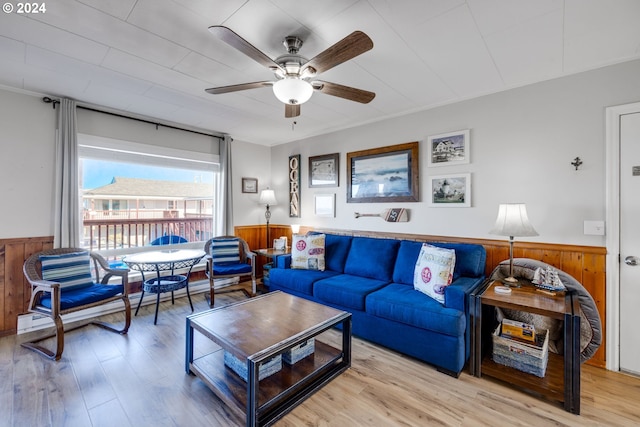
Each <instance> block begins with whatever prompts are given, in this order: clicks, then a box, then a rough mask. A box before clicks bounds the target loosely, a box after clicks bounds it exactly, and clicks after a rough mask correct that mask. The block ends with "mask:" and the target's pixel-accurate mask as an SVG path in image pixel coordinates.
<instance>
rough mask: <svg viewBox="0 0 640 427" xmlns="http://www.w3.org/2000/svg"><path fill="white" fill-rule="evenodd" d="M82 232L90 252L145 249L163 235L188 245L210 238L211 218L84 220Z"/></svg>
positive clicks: (84, 243)
mask: <svg viewBox="0 0 640 427" xmlns="http://www.w3.org/2000/svg"><path fill="white" fill-rule="evenodd" d="M83 232H84V239H83V245H84V247H85V248H87V249H89V250H92V251H93V250H108V249H121V248H131V247H138V246H146V245H149V244H150V243H151V242H152V241H153V240H154V239H156V238H158V237H161V236H165V235H177V236H182V237H184V238H185V239H187V241H189V242H201V241H205V240H208V239H210V238H211V237H213V234H212V232H213V219H212V217H211V216H197V217H193V218H191V217H187V218H149V219H126V218H119V217H115V218H113V217H112V218H110V219H85V220H84V222H83Z"/></svg>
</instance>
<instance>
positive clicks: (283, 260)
mask: <svg viewBox="0 0 640 427" xmlns="http://www.w3.org/2000/svg"><path fill="white" fill-rule="evenodd" d="M274 264H275V267H276V268H291V254H287V255H279V256H277V257H276V259H275V263H274Z"/></svg>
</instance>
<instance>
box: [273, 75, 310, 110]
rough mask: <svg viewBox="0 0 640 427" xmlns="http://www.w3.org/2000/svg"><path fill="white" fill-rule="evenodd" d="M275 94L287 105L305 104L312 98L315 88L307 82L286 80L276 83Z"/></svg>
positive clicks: (295, 79)
mask: <svg viewBox="0 0 640 427" xmlns="http://www.w3.org/2000/svg"><path fill="white" fill-rule="evenodd" d="M273 93H274V94H275V95H276V98H278V99H279V100H280V101H281V102H284V103H285V104H292V105H295V104H304V103H305V102H307V101H308V100H309V99H310V98H311V95H312V94H313V87H312V86H311V83H309V82H307V81H305V80H301V79H299V78H286V79H282V80H278V81H277V82H275V83H274V85H273Z"/></svg>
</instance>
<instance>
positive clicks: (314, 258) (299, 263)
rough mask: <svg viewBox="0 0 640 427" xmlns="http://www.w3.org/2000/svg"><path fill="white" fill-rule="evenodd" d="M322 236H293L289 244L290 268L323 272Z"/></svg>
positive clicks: (323, 236)
mask: <svg viewBox="0 0 640 427" xmlns="http://www.w3.org/2000/svg"><path fill="white" fill-rule="evenodd" d="M324 241H325V235H324V234H309V235H307V236H303V235H300V234H295V235H294V236H293V242H292V243H291V268H300V269H303V270H320V271H324Z"/></svg>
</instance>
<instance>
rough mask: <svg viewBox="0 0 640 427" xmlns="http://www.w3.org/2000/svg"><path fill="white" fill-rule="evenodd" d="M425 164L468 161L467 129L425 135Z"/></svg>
mask: <svg viewBox="0 0 640 427" xmlns="http://www.w3.org/2000/svg"><path fill="white" fill-rule="evenodd" d="M427 149H428V150H429V152H428V153H427V166H451V165H457V164H464V163H469V154H470V152H469V129H465V130H459V131H456V132H450V133H443V134H440V135H433V136H428V137H427Z"/></svg>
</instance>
